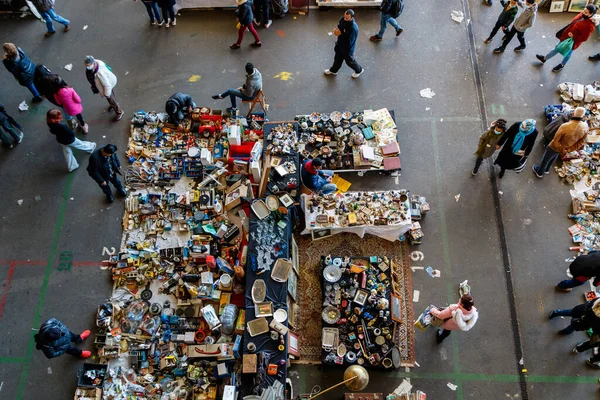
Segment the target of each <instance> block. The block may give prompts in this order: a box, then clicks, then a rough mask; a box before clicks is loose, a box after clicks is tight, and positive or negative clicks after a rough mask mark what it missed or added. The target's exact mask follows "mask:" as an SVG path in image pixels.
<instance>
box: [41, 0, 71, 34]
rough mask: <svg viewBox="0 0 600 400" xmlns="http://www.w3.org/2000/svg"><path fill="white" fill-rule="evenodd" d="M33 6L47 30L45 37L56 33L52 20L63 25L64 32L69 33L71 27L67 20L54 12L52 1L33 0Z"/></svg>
mask: <svg viewBox="0 0 600 400" xmlns="http://www.w3.org/2000/svg"><path fill="white" fill-rule="evenodd" d="M35 6H36V7H37V9H38V10H39V11H40V14H41V15H42V18H44V21H46V28H48V32H46V33H45V36H46V37H48V36H51V35H53V34H55V33H56V29H54V25H53V24H52V20H55V21H56V22H58V23H59V24H63V25H64V26H65V32H69V29H70V27H71V26H70V25H69V24H70V22H69V20H68V19H66V18H63V17H61V16H60V15H58V14H57V13H56V11H54V0H35Z"/></svg>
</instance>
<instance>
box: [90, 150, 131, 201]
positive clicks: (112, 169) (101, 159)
mask: <svg viewBox="0 0 600 400" xmlns="http://www.w3.org/2000/svg"><path fill="white" fill-rule="evenodd" d="M87 172H88V174H89V175H90V177H91V178H92V179H93V180H95V181H96V183H97V184H98V186H100V189H102V191H103V192H104V194H105V195H106V198H107V200H108V202H109V203H112V202H113V201H115V198H114V197H113V195H112V191H111V190H110V186H108V183H109V182H110V183H112V184H113V186H114V187H115V189H117V192H118V193H119V194H120V195H121V196H123V197H125V196H127V191H126V190H125V188H124V187H123V184H122V183H121V180H119V177H118V176H117V174H119V175H121V162H120V161H119V157H117V146H115V145H114V144H107V145H106V146H104V147H102V148H101V149H98V150H96V151H94V152H93V153H92V155H91V156H90V161H89V164H88V167H87Z"/></svg>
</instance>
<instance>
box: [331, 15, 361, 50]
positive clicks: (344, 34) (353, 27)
mask: <svg viewBox="0 0 600 400" xmlns="http://www.w3.org/2000/svg"><path fill="white" fill-rule="evenodd" d="M337 28H338V29H339V30H340V32H341V34H340V36H338V39H337V42H335V48H334V50H335V51H336V52H337V53H340V54H344V55H346V54H349V55H354V49H356V39H357V38H358V25H357V24H356V22H355V21H354V19H352V20H351V21H345V20H344V17H342V19H340V22H339V23H338V26H337Z"/></svg>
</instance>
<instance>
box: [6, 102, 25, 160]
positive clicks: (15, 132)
mask: <svg viewBox="0 0 600 400" xmlns="http://www.w3.org/2000/svg"><path fill="white" fill-rule="evenodd" d="M8 136H12V138H13V142H14V143H13V142H11V140H10V139H9V138H8ZM23 136H24V135H23V128H22V127H21V125H19V123H18V122H17V121H15V119H14V118H13V117H11V116H10V115H9V114H8V113H7V112H6V109H5V108H4V105H3V104H2V103H0V141H1V142H2V144H3V145H4V146H6V147H8V148H11V149H12V147H13V145H14V144H15V143H17V144H18V143H21V142H22V141H23Z"/></svg>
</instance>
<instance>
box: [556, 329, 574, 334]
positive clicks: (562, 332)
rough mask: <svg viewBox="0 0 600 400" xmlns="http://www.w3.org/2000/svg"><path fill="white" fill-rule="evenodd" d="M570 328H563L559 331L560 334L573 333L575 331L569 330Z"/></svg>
mask: <svg viewBox="0 0 600 400" xmlns="http://www.w3.org/2000/svg"><path fill="white" fill-rule="evenodd" d="M567 329H568V328H565V329H561V330H560V331H558V334H559V335H570V334H571V333H573V331H571V330H567Z"/></svg>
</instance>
